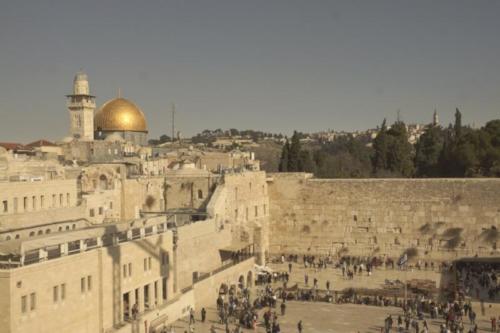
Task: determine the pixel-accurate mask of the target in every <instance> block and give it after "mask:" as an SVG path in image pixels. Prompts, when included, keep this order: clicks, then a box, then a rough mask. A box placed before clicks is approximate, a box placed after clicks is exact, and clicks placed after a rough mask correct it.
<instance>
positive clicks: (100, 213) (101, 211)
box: [99, 207, 104, 215]
mask: <svg viewBox="0 0 500 333" xmlns="http://www.w3.org/2000/svg"><path fill="white" fill-rule="evenodd" d="M103 212H104V209H103V208H102V207H99V215H102V213H103Z"/></svg>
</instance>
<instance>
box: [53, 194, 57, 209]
mask: <svg viewBox="0 0 500 333" xmlns="http://www.w3.org/2000/svg"><path fill="white" fill-rule="evenodd" d="M56 203H57V202H56V195H55V194H52V207H55V206H56Z"/></svg>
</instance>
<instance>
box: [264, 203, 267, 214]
mask: <svg viewBox="0 0 500 333" xmlns="http://www.w3.org/2000/svg"><path fill="white" fill-rule="evenodd" d="M266 214H267V206H266V205H264V215H266Z"/></svg>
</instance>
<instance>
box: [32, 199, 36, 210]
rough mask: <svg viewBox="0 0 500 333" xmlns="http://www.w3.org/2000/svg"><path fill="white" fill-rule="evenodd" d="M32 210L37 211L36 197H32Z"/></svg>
mask: <svg viewBox="0 0 500 333" xmlns="http://www.w3.org/2000/svg"><path fill="white" fill-rule="evenodd" d="M31 208H32V209H33V210H36V197H35V196H32V197H31Z"/></svg>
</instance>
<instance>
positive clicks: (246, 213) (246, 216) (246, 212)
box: [245, 207, 248, 220]
mask: <svg viewBox="0 0 500 333" xmlns="http://www.w3.org/2000/svg"><path fill="white" fill-rule="evenodd" d="M245 218H246V220H248V207H247V208H246V211H245Z"/></svg>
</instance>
